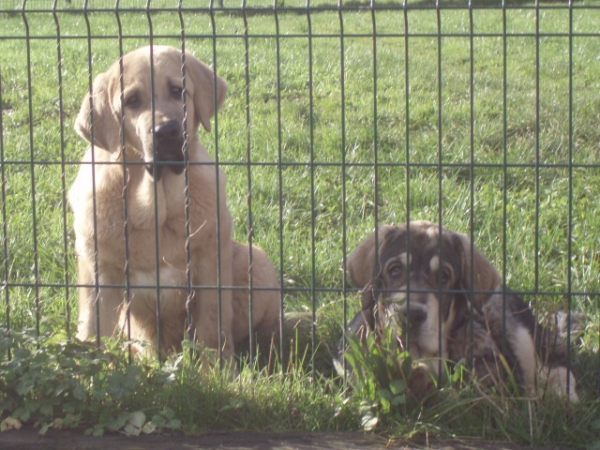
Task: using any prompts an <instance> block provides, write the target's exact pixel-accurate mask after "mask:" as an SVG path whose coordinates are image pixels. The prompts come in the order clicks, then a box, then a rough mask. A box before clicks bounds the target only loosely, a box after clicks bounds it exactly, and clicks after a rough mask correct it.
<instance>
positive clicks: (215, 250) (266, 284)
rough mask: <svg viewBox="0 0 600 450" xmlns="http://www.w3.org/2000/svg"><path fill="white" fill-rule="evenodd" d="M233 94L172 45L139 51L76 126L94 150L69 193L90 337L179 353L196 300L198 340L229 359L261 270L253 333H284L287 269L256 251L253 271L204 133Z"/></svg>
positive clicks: (245, 326) (100, 83)
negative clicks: (117, 336)
mask: <svg viewBox="0 0 600 450" xmlns="http://www.w3.org/2000/svg"><path fill="white" fill-rule="evenodd" d="M151 55H152V56H153V57H152V59H151ZM183 57H185V66H183V63H182V61H183ZM182 67H185V89H184V77H183V73H182ZM226 92H227V84H226V82H225V80H223V79H222V78H221V77H218V76H215V74H214V73H213V71H212V70H211V69H210V68H209V67H208V66H207V65H206V64H204V63H203V62H201V61H199V60H198V59H196V58H195V57H194V56H193V55H192V54H191V53H188V52H186V53H185V54H182V52H181V50H179V49H176V48H173V47H166V46H154V47H153V48H152V49H151V48H150V47H144V48H140V49H138V50H135V51H133V52H131V53H128V54H126V55H125V56H124V57H123V60H122V63H120V62H116V63H114V64H113V65H112V66H111V67H110V68H109V69H108V71H106V72H104V73H102V74H100V75H98V76H97V77H96V79H95V81H94V84H93V91H92V92H91V93H90V96H88V95H86V96H85V98H84V99H83V104H82V106H81V111H80V113H79V116H78V117H77V120H76V122H75V128H76V130H77V132H78V133H79V134H80V135H81V136H82V137H83V138H84V139H85V140H87V141H88V142H89V143H90V144H91V147H90V148H88V150H87V152H86V154H85V156H84V158H83V162H82V164H81V166H80V169H79V174H78V176H77V179H76V180H75V183H74V184H73V186H72V187H71V189H70V190H69V203H70V205H71V208H72V210H73V213H74V216H75V223H74V224H75V235H76V246H77V257H78V265H79V285H80V298H79V330H78V338H79V339H81V340H88V339H90V338H94V337H96V336H100V337H102V336H110V335H113V334H114V333H115V332H118V331H119V330H120V329H122V328H127V329H128V331H130V333H131V335H130V336H131V338H132V339H135V340H140V341H149V342H151V343H152V348H154V349H156V347H157V344H158V342H159V338H160V345H161V349H163V350H171V349H178V348H180V347H181V341H182V338H183V337H184V334H185V328H186V326H185V322H186V318H187V314H186V303H188V302H189V306H190V311H191V314H192V322H193V323H192V324H191V329H192V331H193V333H194V335H195V336H196V339H197V340H198V342H200V343H201V344H203V345H205V346H206V347H208V348H213V349H217V348H219V345H221V348H222V349H223V352H224V355H225V357H228V356H230V355H231V354H232V353H233V351H234V347H235V346H236V345H238V343H240V342H242V341H244V340H245V339H247V338H248V335H249V328H250V325H249V294H248V286H249V271H250V270H251V272H252V277H253V287H254V293H253V308H254V309H253V324H252V325H253V328H254V329H255V330H256V332H257V333H259V334H261V335H263V336H268V335H272V334H273V333H275V332H276V331H277V330H278V329H279V327H278V323H279V316H280V301H279V291H278V289H279V283H278V278H277V275H276V272H275V270H274V269H273V266H272V265H271V262H270V261H269V258H268V257H267V255H266V254H265V253H264V252H263V251H262V250H260V249H259V248H257V247H254V248H253V251H252V253H253V261H252V267H251V268H250V267H249V263H248V260H249V256H248V255H249V247H248V246H247V245H244V244H240V243H237V242H234V241H233V240H232V239H231V230H232V219H231V214H230V213H229V210H228V208H227V203H226V192H225V185H226V176H225V174H224V173H223V171H222V170H221V169H220V168H218V167H217V166H216V164H215V161H214V160H213V159H212V158H211V157H210V155H209V154H208V153H207V151H206V150H205V149H204V147H203V146H202V144H201V143H200V140H199V138H198V129H199V126H200V125H202V126H203V127H204V128H205V129H206V130H207V131H210V129H211V117H212V116H213V115H214V114H215V111H216V109H217V108H218V107H220V106H221V105H222V104H223V102H224V99H225V94H226ZM186 149H187V152H186ZM186 153H187V155H186ZM186 203H187V204H188V205H189V207H186ZM188 251H189V252H188ZM188 255H189V256H188ZM188 273H189V277H188ZM188 280H189V281H191V286H192V287H191V289H189V288H188ZM232 286H233V287H237V288H241V289H231V287H232ZM228 288H229V289H228ZM158 308H160V310H157V309H158ZM127 313H128V314H127ZM157 316H159V317H160V336H159V332H158V327H157ZM126 319H130V325H131V326H130V327H129V326H126V325H127V324H126Z"/></svg>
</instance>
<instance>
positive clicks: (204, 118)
mask: <svg viewBox="0 0 600 450" xmlns="http://www.w3.org/2000/svg"><path fill="white" fill-rule="evenodd" d="M185 66H186V76H188V77H189V78H190V79H191V80H192V83H193V84H194V110H195V111H196V117H195V119H196V123H195V124H194V125H195V126H196V128H197V127H198V126H200V124H202V126H203V127H204V129H205V130H206V131H210V130H211V127H210V119H211V117H212V116H214V115H215V112H216V110H215V96H216V107H217V109H218V108H220V107H221V106H222V105H223V102H224V101H225V97H226V95H227V82H226V81H225V80H224V79H223V78H221V77H219V76H216V77H215V74H214V72H213V71H212V69H211V68H210V67H208V66H207V65H206V64H204V63H203V62H202V61H200V60H199V59H197V58H195V57H194V56H192V54H191V53H189V52H186V58H185ZM215 79H216V86H215ZM215 90H216V92H215Z"/></svg>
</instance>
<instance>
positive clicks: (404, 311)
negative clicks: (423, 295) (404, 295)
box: [398, 302, 427, 331]
mask: <svg viewBox="0 0 600 450" xmlns="http://www.w3.org/2000/svg"><path fill="white" fill-rule="evenodd" d="M398 318H399V320H400V323H401V324H402V326H403V327H405V328H406V330H407V331H410V330H415V329H417V328H418V327H420V326H421V324H422V323H423V322H425V320H426V319H427V309H426V308H425V306H424V305H422V304H419V303H417V302H410V304H407V303H404V304H403V305H402V306H400V308H399V309H398Z"/></svg>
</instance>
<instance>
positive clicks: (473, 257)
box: [456, 233, 502, 311]
mask: <svg viewBox="0 0 600 450" xmlns="http://www.w3.org/2000/svg"><path fill="white" fill-rule="evenodd" d="M456 235H457V236H458V238H459V242H460V244H459V245H460V246H461V247H462V248H461V250H462V254H463V286H464V288H465V289H473V291H475V293H474V294H473V299H474V305H473V306H474V307H475V309H476V310H478V311H481V308H482V307H483V304H484V303H485V302H486V301H487V300H488V299H489V298H490V297H491V296H492V295H493V292H494V291H496V290H498V289H499V288H500V286H501V284H502V278H501V277H500V274H499V273H498V271H497V270H496V268H495V267H494V266H492V264H491V263H490V262H489V261H488V260H487V258H486V257H485V256H483V254H482V253H481V252H480V251H479V250H477V248H475V247H474V245H473V244H472V243H471V240H470V239H469V238H468V237H467V236H466V235H464V234H462V233H456ZM471 275H473V281H472V282H471Z"/></svg>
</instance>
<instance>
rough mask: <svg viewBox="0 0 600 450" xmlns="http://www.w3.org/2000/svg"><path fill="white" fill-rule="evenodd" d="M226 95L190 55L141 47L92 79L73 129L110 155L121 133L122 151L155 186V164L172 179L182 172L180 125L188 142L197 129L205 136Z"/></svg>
mask: <svg viewBox="0 0 600 450" xmlns="http://www.w3.org/2000/svg"><path fill="white" fill-rule="evenodd" d="M151 51H152V56H153V58H152V61H151V58H150V56H151ZM183 56H185V58H183ZM184 59H185V65H184V64H183V60H184ZM184 73H185V91H184V76H183V74H184ZM121 77H122V82H121ZM226 93H227V83H226V82H225V80H223V79H222V78H221V77H216V76H215V74H214V73H213V71H212V70H211V69H210V68H209V67H208V66H207V65H206V64H204V63H203V62H202V61H199V60H198V59H196V58H195V57H194V56H192V54H191V53H189V52H186V53H185V54H182V52H181V50H179V49H176V48H173V47H168V46H154V47H152V48H150V47H143V48H140V49H137V50H134V51H132V52H130V53H127V54H126V55H124V56H123V60H122V61H118V62H116V63H115V64H113V65H112V66H111V67H110V68H109V69H108V71H106V72H104V73H102V74H100V75H98V76H97V77H96V79H95V80H94V85H93V91H92V95H91V98H90V96H86V97H85V99H84V100H83V104H82V106H81V110H80V112H79V115H78V117H77V120H76V121H75V129H76V130H77V132H78V133H79V134H80V135H81V136H82V137H83V138H84V139H86V140H87V141H89V142H91V143H93V145H94V146H97V147H100V148H103V149H105V150H107V151H109V152H119V151H120V150H121V142H122V132H123V131H124V133H125V146H126V149H127V151H128V152H129V151H131V152H132V154H133V155H134V156H135V157H137V158H138V160H140V161H144V162H145V163H146V167H147V169H148V171H149V172H150V173H151V174H153V175H154V176H155V178H156V179H157V180H158V179H160V176H161V166H160V165H156V163H158V162H161V163H162V164H164V165H165V166H167V167H168V168H170V170H172V171H173V172H175V173H177V174H179V173H181V172H182V171H183V160H184V155H183V146H184V137H185V134H184V119H185V123H186V124H187V130H186V131H187V135H188V139H189V140H190V141H192V142H193V141H194V140H196V139H197V136H196V133H197V130H198V127H199V126H200V124H202V125H203V126H204V128H205V129H206V130H207V131H210V129H211V127H210V119H211V117H212V116H213V115H214V114H215V109H216V108H219V107H220V106H221V105H222V104H223V101H224V100H225V95H226ZM184 105H185V109H184ZM190 148H192V147H190ZM128 154H129V153H128ZM162 164H161V165H162ZM155 169H156V171H155Z"/></svg>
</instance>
